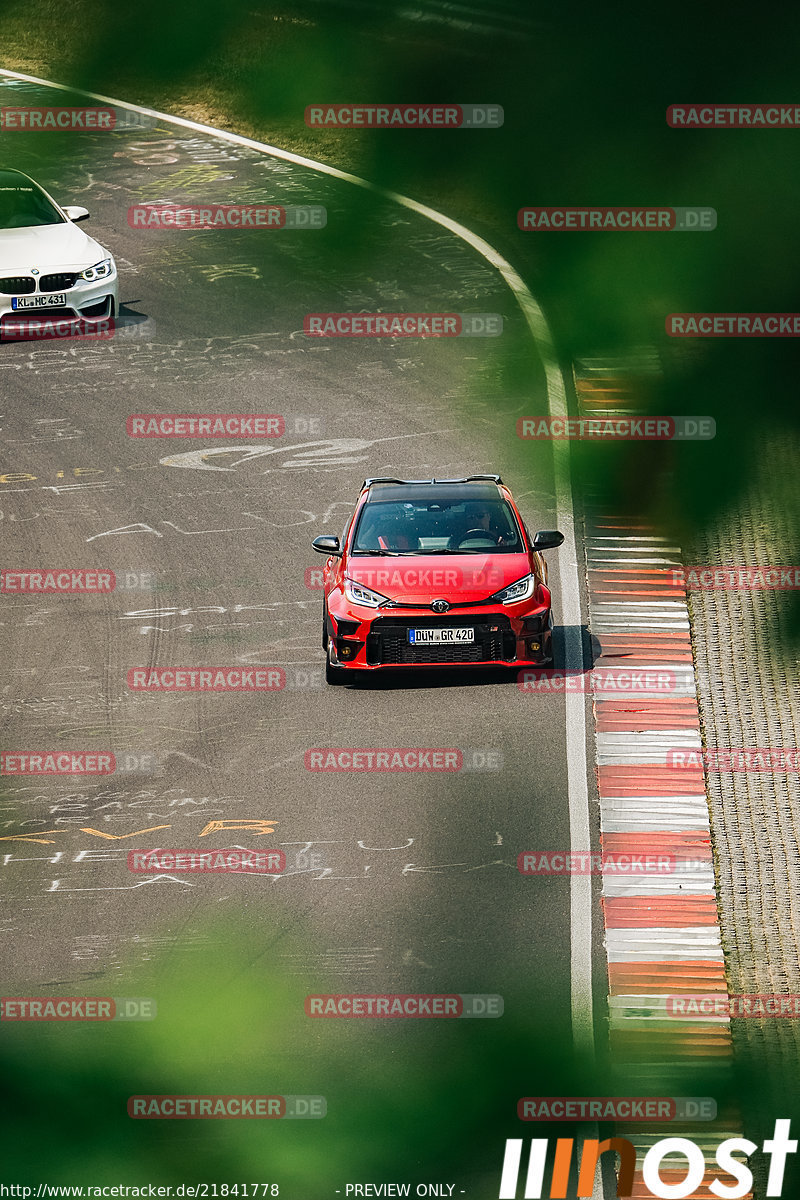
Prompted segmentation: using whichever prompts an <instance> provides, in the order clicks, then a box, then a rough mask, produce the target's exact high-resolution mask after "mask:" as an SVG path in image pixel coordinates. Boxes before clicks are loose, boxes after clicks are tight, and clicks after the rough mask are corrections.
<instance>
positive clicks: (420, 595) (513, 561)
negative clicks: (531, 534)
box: [345, 554, 531, 604]
mask: <svg viewBox="0 0 800 1200" xmlns="http://www.w3.org/2000/svg"><path fill="white" fill-rule="evenodd" d="M530 569H531V567H530V562H529V561H528V556H527V555H526V554H419V555H417V554H414V555H410V554H409V555H405V554H404V555H399V556H398V557H397V558H393V557H392V558H389V557H387V558H379V557H378V556H375V557H373V556H370V557H362V556H361V555H356V556H354V557H353V556H351V557H350V558H348V561H347V570H346V572H345V573H346V575H347V576H348V578H349V579H353V580H355V582H356V583H360V584H363V586H364V587H368V588H371V589H372V591H374V592H380V593H381V595H383V596H388V597H389V599H390V600H399V601H400V602H401V603H403V604H411V603H414V602H417V601H418V602H419V603H420V604H430V602H431V601H432V600H436V599H439V598H441V599H443V600H448V601H449V602H450V603H451V604H456V603H459V604H463V603H465V602H474V601H475V600H486V599H488V597H489V596H491V595H493V593H494V592H499V591H500V589H501V588H503V587H508V585H509V584H510V583H516V581H517V580H518V579H521V578H522V577H523V575H527V574H528V573H529V571H530Z"/></svg>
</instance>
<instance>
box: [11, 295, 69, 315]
mask: <svg viewBox="0 0 800 1200" xmlns="http://www.w3.org/2000/svg"><path fill="white" fill-rule="evenodd" d="M66 303H67V293H66V292H51V293H50V295H49V296H12V298H11V307H12V308H13V309H16V310H17V311H18V310H19V309H21V308H63V307H64V305H65V304H66Z"/></svg>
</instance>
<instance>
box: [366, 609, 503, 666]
mask: <svg viewBox="0 0 800 1200" xmlns="http://www.w3.org/2000/svg"><path fill="white" fill-rule="evenodd" d="M445 628H447V629H452V628H471V629H474V630H475V641H474V642H440V643H429V644H427V645H424V646H414V645H412V644H411V643H410V642H409V640H408V631H409V629H445ZM516 657H517V644H516V639H515V637H514V631H513V629H512V628H511V622H510V621H509V619H508V617H504V616H480V617H477V618H476V617H473V616H462V617H452V616H450V617H438V618H434V619H433V620H431V619H430V618H425V617H389V618H382V619H379V620H377V621H373V622H372V626H371V630H370V634H369V637H368V638H367V662H368V663H370V664H371V665H373V666H377V665H384V666H397V667H400V666H406V665H412V664H415V663H418V664H424V663H430V664H432V665H436V664H443V663H444V664H447V663H452V664H457V663H478V662H514V660H515V659H516Z"/></svg>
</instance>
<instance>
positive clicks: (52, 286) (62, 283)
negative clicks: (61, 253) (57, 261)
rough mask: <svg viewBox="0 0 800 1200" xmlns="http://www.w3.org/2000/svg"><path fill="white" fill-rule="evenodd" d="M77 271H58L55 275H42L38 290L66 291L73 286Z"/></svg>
mask: <svg viewBox="0 0 800 1200" xmlns="http://www.w3.org/2000/svg"><path fill="white" fill-rule="evenodd" d="M77 278H78V273H77V271H60V272H59V273H58V274H56V275H43V276H42V278H41V279H40V280H39V291H40V292H66V290H67V289H68V288H71V287H74V286H75V280H76V279H77Z"/></svg>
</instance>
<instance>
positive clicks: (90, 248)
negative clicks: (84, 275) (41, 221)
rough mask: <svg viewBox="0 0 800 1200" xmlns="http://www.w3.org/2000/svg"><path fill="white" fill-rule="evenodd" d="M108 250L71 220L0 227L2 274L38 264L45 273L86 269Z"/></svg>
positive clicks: (23, 269) (11, 273)
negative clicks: (16, 226) (12, 227)
mask: <svg viewBox="0 0 800 1200" xmlns="http://www.w3.org/2000/svg"><path fill="white" fill-rule="evenodd" d="M107 257H108V251H107V250H104V249H103V247H102V246H101V245H100V244H99V242H96V241H95V240H94V238H91V237H89V235H88V234H86V233H84V232H83V230H82V229H78V227H77V225H74V224H73V222H72V221H65V222H64V224H63V225H32V226H27V227H26V228H24V229H0V274H2V275H14V274H16V273H17V272H24V273H25V274H28V273H29V272H30V271H31V268H32V267H36V268H37V269H38V270H39V271H41V272H42V274H46V273H47V272H49V271H58V270H73V271H77V270H84V269H85V268H86V267H91V266H93V265H94V264H95V263H96V262H99V261H100V259H102V258H107Z"/></svg>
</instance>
